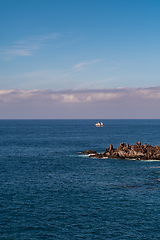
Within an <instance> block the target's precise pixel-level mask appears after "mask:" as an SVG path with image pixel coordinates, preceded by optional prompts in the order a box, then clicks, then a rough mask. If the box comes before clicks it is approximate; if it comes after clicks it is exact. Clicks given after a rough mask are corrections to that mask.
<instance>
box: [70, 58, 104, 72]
mask: <svg viewBox="0 0 160 240" xmlns="http://www.w3.org/2000/svg"><path fill="white" fill-rule="evenodd" d="M101 60H102V59H96V60H93V61H90V62H87V61H83V62H80V63H78V64H76V65H74V66H73V69H74V70H76V71H81V70H83V69H84V66H86V65H91V64H93V63H96V62H100V61H101Z"/></svg>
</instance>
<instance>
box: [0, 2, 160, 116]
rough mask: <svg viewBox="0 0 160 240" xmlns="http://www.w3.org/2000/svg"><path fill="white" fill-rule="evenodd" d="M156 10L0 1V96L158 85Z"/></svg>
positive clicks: (137, 5) (133, 5) (140, 5)
mask: <svg viewBox="0 0 160 240" xmlns="http://www.w3.org/2000/svg"><path fill="white" fill-rule="evenodd" d="M159 12H160V1H159V0H112V1H111V0H99V1H98V0H58V1H57V0H45V1H44V0H34V1H33V0H27V1H24V0H14V1H13V0H1V2H0V31H1V37H0V89H1V90H3V92H2V94H3V93H4V90H19V91H22V90H23V91H32V90H34V89H38V90H44V91H46V90H50V91H57V92H59V91H64V90H67V89H69V91H70V90H73V91H75V93H77V92H76V91H77V90H81V89H88V90H94V91H95V90H97V91H99V90H100V89H114V88H116V89H119V88H126V89H128V88H134V89H135V88H148V87H158V86H159V85H160V67H159V62H160V31H159V28H160V16H159ZM158 89H159V88H158ZM89 92H90V91H89ZM8 93H9V92H8ZM8 93H7V94H8ZM21 94H22V92H21ZM60 94H61V93H60ZM69 94H70V93H69ZM3 96H4V95H3ZM120 117H121V116H120ZM53 118H54V116H53Z"/></svg>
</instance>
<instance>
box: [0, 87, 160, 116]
mask: <svg viewBox="0 0 160 240" xmlns="http://www.w3.org/2000/svg"><path fill="white" fill-rule="evenodd" d="M159 106H160V87H148V88H115V89H98V90H97V89H94V90H89V89H82V90H63V91H51V90H39V89H35V90H29V91H24V90H0V113H1V114H0V118H1V119H6V118H9V119H10V118H14V119H17V118H18V119H31V118H41V119H43V118H44V119H48V118H50V119H56V118H57V119H60V118H62V119H65V118H73V119H76V118H89V119H91V118H94V119H97V118H101V119H103V118H110V119H113V118H122V119H124V118H158V119H159V118H160V112H159V111H158V110H159Z"/></svg>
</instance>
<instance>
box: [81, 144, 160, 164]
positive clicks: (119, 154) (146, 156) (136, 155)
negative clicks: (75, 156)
mask: <svg viewBox="0 0 160 240" xmlns="http://www.w3.org/2000/svg"><path fill="white" fill-rule="evenodd" d="M82 153H84V154H89V157H92V158H118V159H136V160H160V147H159V146H157V145H156V146H155V147H153V146H151V145H149V144H147V143H146V144H145V145H141V142H140V141H139V142H137V143H136V144H135V145H129V144H128V143H127V144H125V143H124V142H122V143H121V144H120V145H119V147H118V148H116V149H114V148H113V145H112V144H110V146H109V148H107V149H106V150H105V152H104V153H97V152H96V151H92V150H87V151H85V152H82Z"/></svg>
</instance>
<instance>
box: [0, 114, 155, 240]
mask: <svg viewBox="0 0 160 240" xmlns="http://www.w3.org/2000/svg"><path fill="white" fill-rule="evenodd" d="M98 120H100V121H101V119H98ZM98 120H0V239H6V240H10V239H15V240H21V239H22V240H23V239H26V240H28V239H32V240H37V239H47V240H48V239H56V240H63V239H64V240H79V239H85V240H92V239H100V240H103V239H111V240H114V239H117V240H123V239H125V240H127V239H134V240H136V239H144V240H151V239H160V162H159V161H136V160H119V159H92V158H89V157H88V156H86V155H83V154H81V151H85V150H87V149H91V150H96V151H97V152H104V151H105V149H106V148H108V147H109V144H110V143H111V144H113V146H114V147H118V146H119V144H120V143H121V142H125V143H129V144H135V143H136V142H138V141H141V143H142V144H145V143H148V144H151V145H153V146H154V145H159V146H160V120H102V121H103V123H104V127H102V128H97V127H95V123H96V122H97V121H98Z"/></svg>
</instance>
